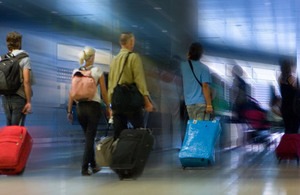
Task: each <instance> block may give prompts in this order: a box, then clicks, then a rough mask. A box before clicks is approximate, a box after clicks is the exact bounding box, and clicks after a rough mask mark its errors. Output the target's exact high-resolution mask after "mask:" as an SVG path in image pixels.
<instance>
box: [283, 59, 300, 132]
mask: <svg viewBox="0 0 300 195" xmlns="http://www.w3.org/2000/svg"><path fill="white" fill-rule="evenodd" d="M280 66H281V75H280V77H279V78H278V83H279V86H280V92H281V97H282V100H281V101H282V102H281V114H282V118H283V123H284V127H285V133H287V134H291V133H298V129H299V125H300V120H299V116H298V115H297V114H296V113H295V112H294V108H293V106H294V104H293V103H292V102H293V101H294V98H295V97H296V96H297V93H298V90H297V79H296V77H295V76H294V75H295V72H296V63H295V62H294V60H291V59H283V60H281V61H280Z"/></svg>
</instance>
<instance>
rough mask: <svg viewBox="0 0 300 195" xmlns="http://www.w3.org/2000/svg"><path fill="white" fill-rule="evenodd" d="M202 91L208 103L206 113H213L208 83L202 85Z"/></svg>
mask: <svg viewBox="0 0 300 195" xmlns="http://www.w3.org/2000/svg"><path fill="white" fill-rule="evenodd" d="M202 91H203V95H204V99H205V102H206V112H207V113H213V107H212V105H211V97H210V89H209V84H208V83H202Z"/></svg>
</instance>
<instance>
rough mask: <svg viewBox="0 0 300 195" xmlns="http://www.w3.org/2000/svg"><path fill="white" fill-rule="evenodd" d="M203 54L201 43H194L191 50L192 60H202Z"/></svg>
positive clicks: (190, 56)
mask: <svg viewBox="0 0 300 195" xmlns="http://www.w3.org/2000/svg"><path fill="white" fill-rule="evenodd" d="M202 54H203V47H202V45H201V44H200V43H199V42H195V43H192V44H191V46H190V50H189V53H188V55H189V59H190V60H200V58H201V57H202Z"/></svg>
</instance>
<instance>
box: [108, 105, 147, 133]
mask: <svg viewBox="0 0 300 195" xmlns="http://www.w3.org/2000/svg"><path fill="white" fill-rule="evenodd" d="M113 117H114V130H115V135H114V138H115V139H116V138H118V137H119V136H120V133H121V132H122V130H124V129H127V128H128V127H127V124H128V122H130V123H131V124H132V126H133V128H142V127H144V117H143V110H142V109H140V110H138V111H135V112H123V113H121V112H120V113H116V112H114V114H113Z"/></svg>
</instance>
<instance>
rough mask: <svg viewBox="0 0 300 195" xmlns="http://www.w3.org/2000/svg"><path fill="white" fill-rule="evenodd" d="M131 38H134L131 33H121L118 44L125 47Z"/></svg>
mask: <svg viewBox="0 0 300 195" xmlns="http://www.w3.org/2000/svg"><path fill="white" fill-rule="evenodd" d="M133 37H134V35H133V33H132V32H123V33H122V34H121V36H120V44H121V45H126V44H127V43H128V41H129V40H130V39H131V38H133Z"/></svg>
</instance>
